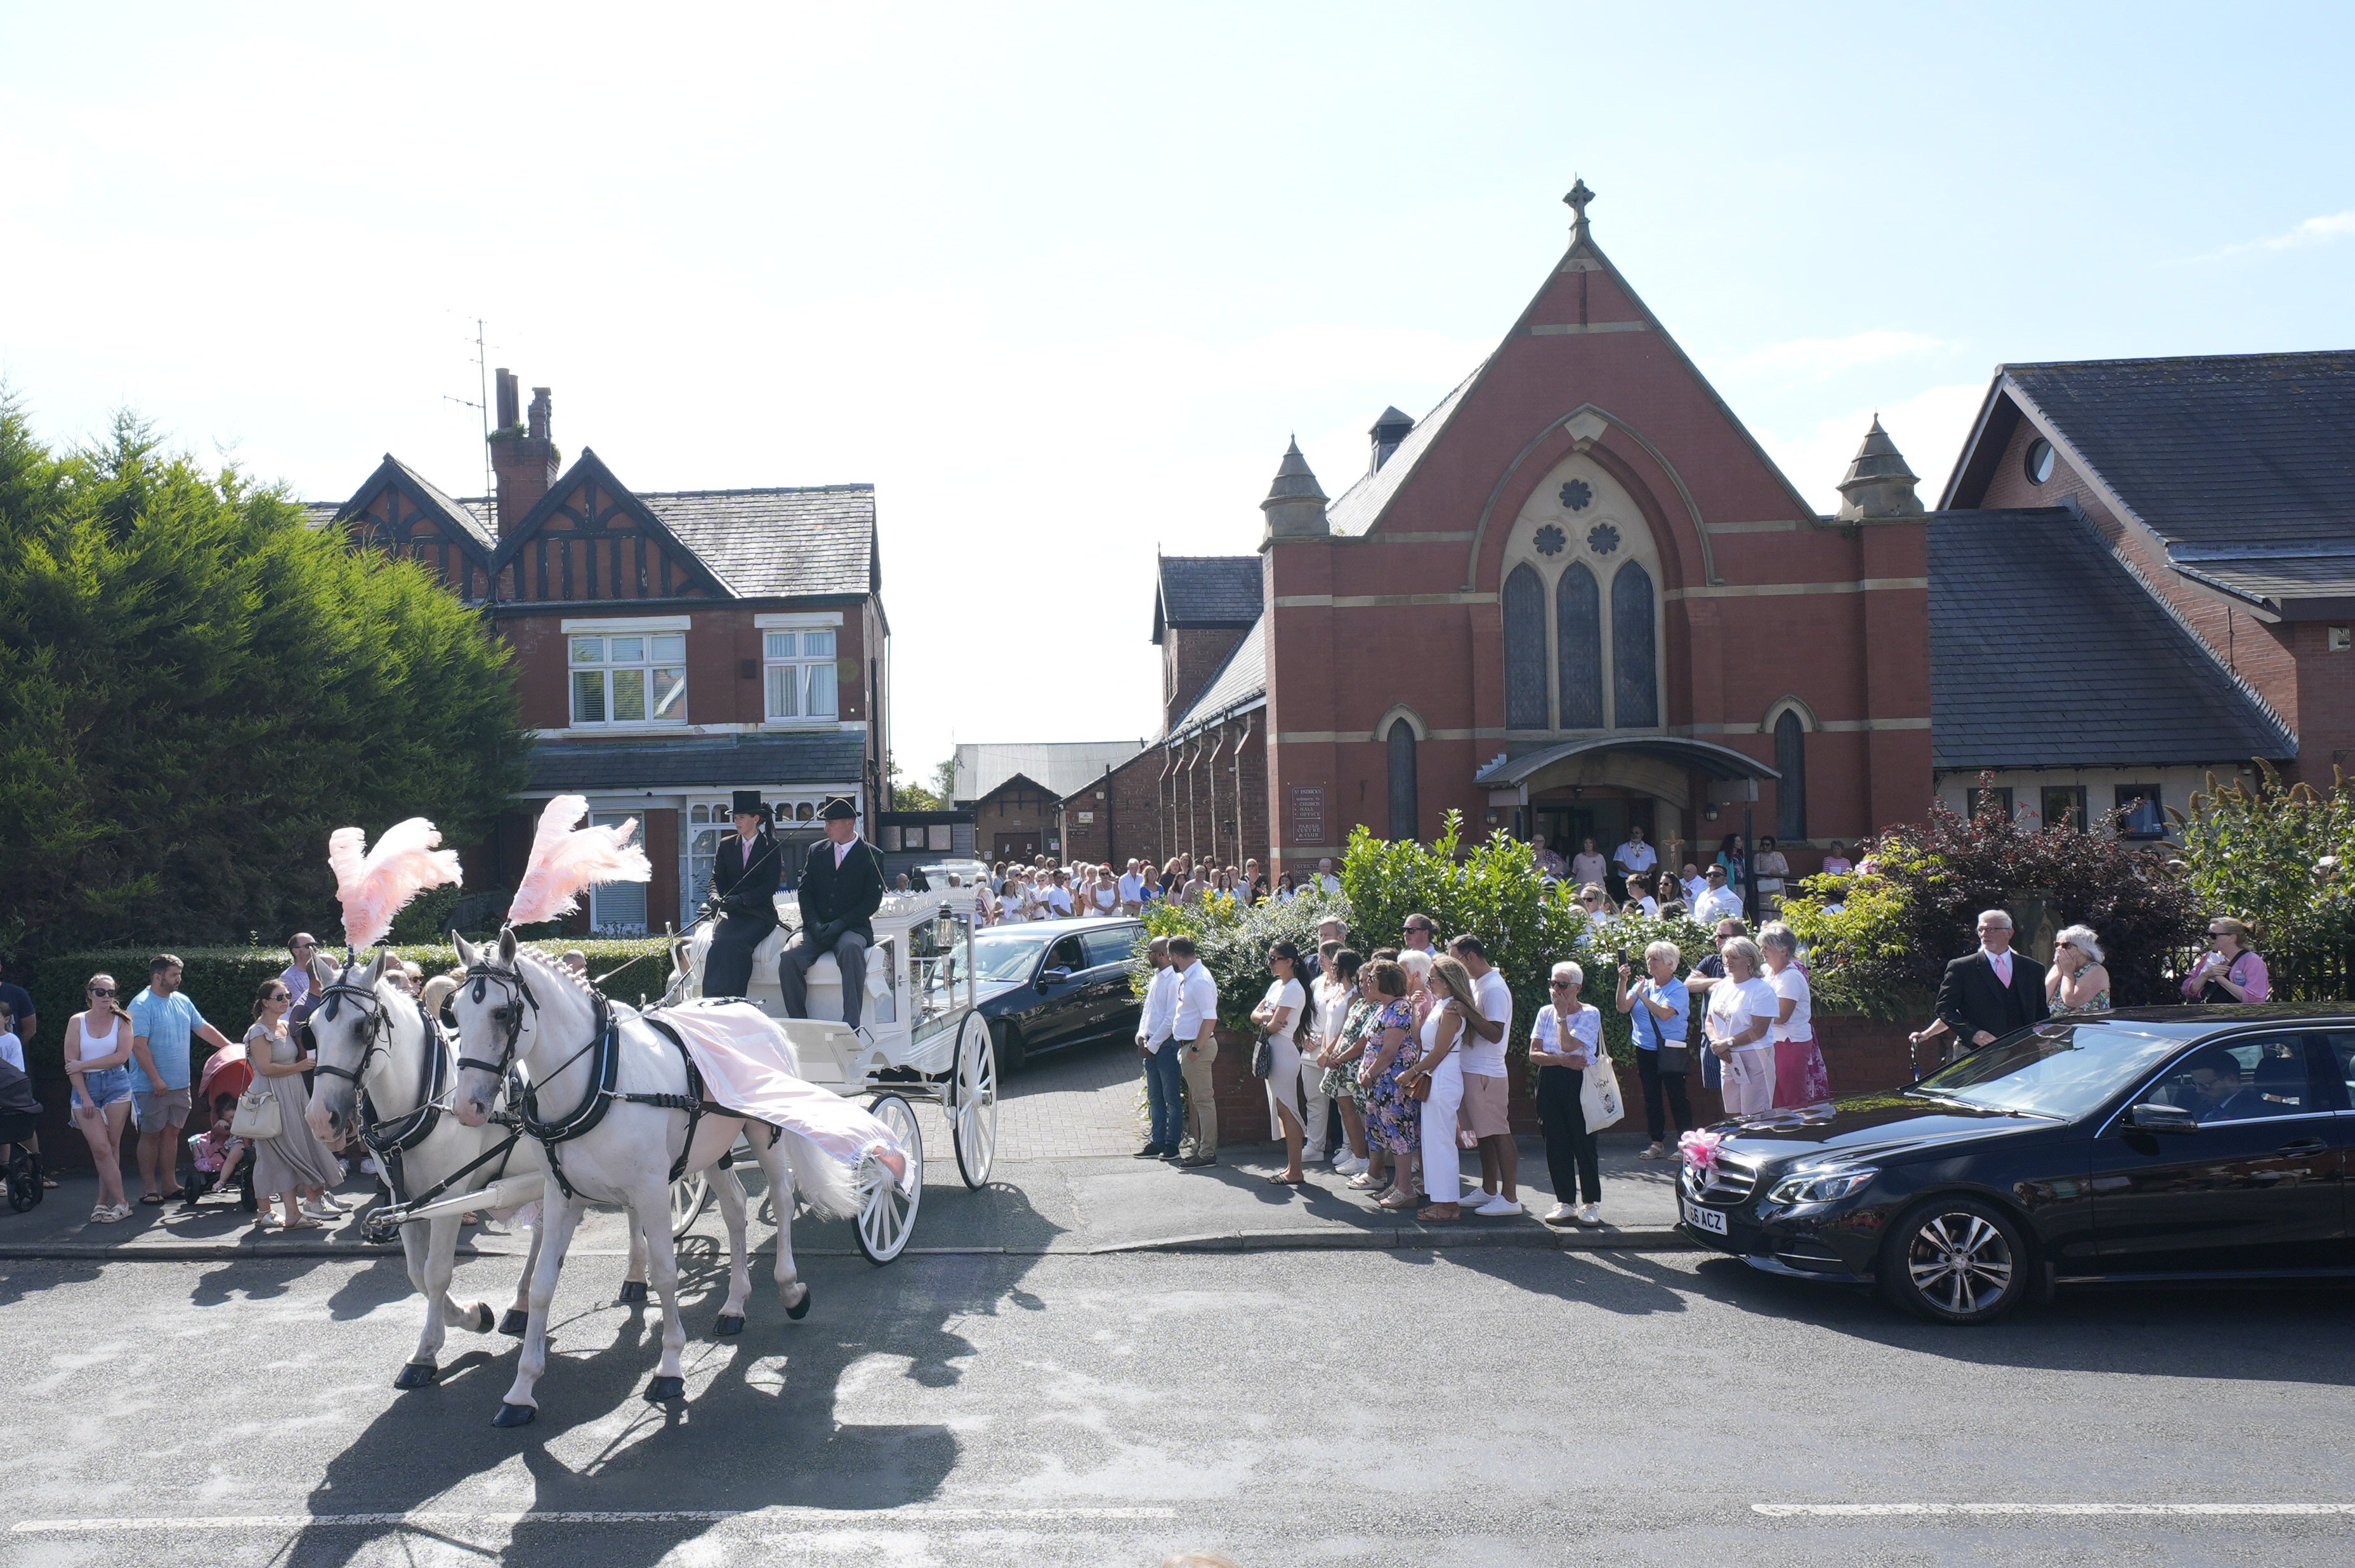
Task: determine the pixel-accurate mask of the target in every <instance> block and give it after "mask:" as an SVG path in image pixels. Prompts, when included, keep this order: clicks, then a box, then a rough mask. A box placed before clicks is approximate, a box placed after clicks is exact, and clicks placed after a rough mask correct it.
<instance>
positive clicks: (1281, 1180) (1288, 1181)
mask: <svg viewBox="0 0 2355 1568" xmlns="http://www.w3.org/2000/svg"><path fill="white" fill-rule="evenodd" d="M1268 1179H1269V1180H1270V1181H1272V1182H1273V1183H1275V1185H1277V1186H1278V1187H1305V1186H1307V1185H1308V1178H1307V1177H1305V1176H1286V1175H1284V1172H1282V1171H1280V1170H1279V1171H1276V1172H1275V1173H1273V1175H1271V1176H1270V1177H1269V1178H1268Z"/></svg>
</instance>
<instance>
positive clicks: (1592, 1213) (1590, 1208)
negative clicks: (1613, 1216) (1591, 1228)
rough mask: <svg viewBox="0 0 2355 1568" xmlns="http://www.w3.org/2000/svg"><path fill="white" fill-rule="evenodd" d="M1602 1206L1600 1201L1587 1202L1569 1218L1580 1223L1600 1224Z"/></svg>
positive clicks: (1601, 1221)
mask: <svg viewBox="0 0 2355 1568" xmlns="http://www.w3.org/2000/svg"><path fill="white" fill-rule="evenodd" d="M1602 1208H1603V1205H1601V1204H1600V1203H1589V1204H1588V1205H1586V1207H1584V1208H1583V1209H1581V1210H1580V1211H1578V1212H1577V1213H1575V1214H1573V1215H1572V1216H1571V1218H1572V1219H1573V1220H1575V1221H1578V1222H1579V1223H1580V1224H1582V1225H1600V1224H1601V1223H1603V1214H1602Z"/></svg>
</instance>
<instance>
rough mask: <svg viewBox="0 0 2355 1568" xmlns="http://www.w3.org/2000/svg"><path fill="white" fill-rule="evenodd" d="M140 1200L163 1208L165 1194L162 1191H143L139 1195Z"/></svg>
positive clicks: (154, 1206) (153, 1206)
mask: <svg viewBox="0 0 2355 1568" xmlns="http://www.w3.org/2000/svg"><path fill="white" fill-rule="evenodd" d="M139 1201H140V1202H142V1203H144V1204H147V1205H149V1206H150V1207H152V1208H161V1207H162V1206H163V1203H164V1195H163V1194H162V1193H160V1192H143V1193H141V1194H140V1195H139Z"/></svg>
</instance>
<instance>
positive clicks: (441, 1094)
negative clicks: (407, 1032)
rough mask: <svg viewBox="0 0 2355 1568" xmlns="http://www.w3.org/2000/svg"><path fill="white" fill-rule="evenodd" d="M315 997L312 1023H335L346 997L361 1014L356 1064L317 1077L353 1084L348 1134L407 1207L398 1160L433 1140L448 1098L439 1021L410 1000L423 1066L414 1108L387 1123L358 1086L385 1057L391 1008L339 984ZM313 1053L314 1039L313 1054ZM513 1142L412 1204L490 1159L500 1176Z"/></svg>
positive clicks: (325, 1068)
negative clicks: (419, 1031) (373, 1159)
mask: <svg viewBox="0 0 2355 1568" xmlns="http://www.w3.org/2000/svg"><path fill="white" fill-rule="evenodd" d="M319 996H320V1003H319V1006H318V1007H316V1008H314V1009H313V1010H312V1014H311V1017H312V1018H315V1019H325V1021H327V1022H329V1023H333V1022H334V1021H335V1020H336V1012H337V1011H338V1009H339V1008H341V1007H342V1005H343V998H345V997H351V998H352V999H353V1005H354V1006H355V1007H356V1008H363V1009H365V1010H364V1011H363V1012H362V1013H361V1015H360V1018H359V1019H358V1021H357V1029H358V1030H359V1032H360V1034H361V1036H362V1037H363V1038H364V1039H365V1040H366V1041H367V1044H365V1045H364V1046H362V1047H361V1049H360V1059H359V1061H357V1062H356V1063H354V1064H353V1065H352V1066H350V1067H337V1066H335V1065H333V1064H332V1063H329V1062H325V1061H323V1062H320V1063H319V1064H318V1067H317V1069H316V1071H318V1072H322V1073H324V1074H325V1075H326V1076H328V1077H330V1078H341V1079H344V1080H345V1081H346V1082H347V1083H350V1084H351V1086H352V1097H353V1101H354V1111H355V1113H356V1114H355V1115H354V1117H353V1121H352V1130H353V1131H354V1132H355V1133H357V1134H358V1135H359V1140H360V1142H361V1144H362V1145H364V1146H365V1147H367V1149H368V1153H369V1154H371V1155H373V1156H375V1157H376V1162H377V1166H378V1168H379V1169H381V1170H382V1171H383V1172H384V1175H385V1180H386V1184H387V1186H389V1188H390V1189H391V1190H392V1200H393V1203H394V1205H395V1206H402V1205H406V1204H409V1203H410V1201H411V1200H410V1198H409V1197H408V1195H407V1192H406V1190H405V1189H406V1188H407V1186H408V1179H407V1175H406V1173H405V1172H404V1170H403V1169H402V1160H401V1156H402V1155H404V1154H406V1153H407V1152H408V1151H409V1150H410V1149H413V1148H415V1147H417V1146H418V1145H420V1144H421V1143H423V1142H424V1141H425V1140H426V1139H427V1138H428V1137H431V1136H432V1134H433V1129H434V1128H435V1127H436V1126H437V1125H440V1123H441V1120H442V1112H443V1111H444V1110H445V1109H446V1108H447V1107H445V1106H444V1105H443V1104H442V1101H443V1100H444V1099H446V1098H447V1097H448V1096H449V1093H450V1068H449V1053H448V1052H447V1051H443V1050H442V1026H441V1023H440V1020H438V1019H435V1018H434V1017H433V1015H432V1013H430V1012H428V1011H427V1010H426V1008H425V1001H424V998H423V997H411V998H410V1000H411V1001H412V1002H413V1003H414V1005H415V1006H416V1008H417V1019H418V1022H419V1023H420V1024H421V1025H422V1026H423V1029H424V1035H425V1061H424V1062H423V1064H422V1066H421V1068H420V1070H419V1082H418V1086H417V1104H416V1107H415V1108H414V1109H412V1110H410V1111H408V1112H406V1113H404V1114H402V1115H400V1116H397V1117H395V1118H393V1119H392V1120H391V1121H389V1122H388V1121H385V1120H382V1119H381V1118H379V1117H378V1115H377V1114H376V1105H375V1103H374V1102H373V1101H371V1100H370V1099H369V1098H368V1089H367V1087H366V1086H365V1085H364V1084H363V1083H361V1082H360V1080H361V1079H363V1078H365V1077H366V1076H367V1075H368V1063H369V1062H370V1061H374V1060H375V1059H376V1057H377V1056H378V1053H380V1052H381V1051H383V1050H384V1049H385V1037H386V1036H387V1035H389V1034H390V1033H391V1032H392V1009H391V1006H390V1004H389V1003H388V1002H387V1001H386V1000H385V999H384V997H382V996H381V995H379V994H378V992H377V990H376V989H375V987H369V986H355V985H352V984H350V983H348V982H346V981H345V980H341V979H338V980H337V981H336V983H335V984H334V985H332V986H329V987H326V988H325V990H323V991H321V992H320V993H319ZM304 1027H305V1028H308V1027H309V1021H308V1020H307V1019H306V1020H305V1021H304ZM315 1047H316V1041H315V1039H314V1049H315ZM515 1142H516V1140H515V1139H514V1138H513V1137H509V1138H508V1139H507V1141H506V1145H505V1146H503V1147H500V1148H497V1149H494V1150H491V1151H490V1152H488V1153H487V1154H485V1156H483V1157H481V1158H478V1159H476V1160H474V1161H472V1162H471V1163H469V1164H468V1165H466V1166H464V1167H463V1168H460V1169H459V1170H457V1171H455V1172H453V1173H452V1174H451V1175H450V1176H449V1177H448V1178H446V1179H443V1180H442V1181H441V1182H440V1183H438V1184H437V1185H436V1186H435V1187H434V1188H433V1189H432V1191H431V1192H428V1193H426V1194H424V1195H423V1196H421V1197H420V1198H418V1199H416V1200H415V1201H416V1202H419V1203H424V1202H430V1201H432V1200H433V1199H434V1198H437V1197H439V1196H440V1195H441V1194H442V1191H443V1190H445V1189H447V1188H449V1187H450V1186H451V1185H452V1184H453V1183H454V1182H456V1181H457V1180H458V1179H459V1178H461V1177H463V1176H465V1175H466V1174H468V1173H469V1172H471V1171H473V1170H474V1169H475V1168H477V1167H479V1166H482V1165H485V1164H487V1163H488V1162H489V1161H490V1160H491V1159H493V1158H500V1169H501V1170H502V1171H504V1170H505V1169H506V1162H505V1160H504V1158H502V1157H503V1156H504V1155H505V1154H506V1151H507V1150H508V1149H510V1148H513V1147H515Z"/></svg>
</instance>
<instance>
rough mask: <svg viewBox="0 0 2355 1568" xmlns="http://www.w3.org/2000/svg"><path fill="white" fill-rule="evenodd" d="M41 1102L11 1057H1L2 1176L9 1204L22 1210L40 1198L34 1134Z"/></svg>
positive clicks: (38, 1164)
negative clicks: (3, 1153) (6, 1058)
mask: <svg viewBox="0 0 2355 1568" xmlns="http://www.w3.org/2000/svg"><path fill="white" fill-rule="evenodd" d="M40 1126H41V1102H40V1100H39V1099H38V1098H37V1096H36V1095H35V1094H34V1093H33V1085H32V1082H31V1080H29V1079H27V1077H26V1076H25V1074H24V1073H23V1072H21V1071H20V1070H19V1069H18V1068H17V1067H16V1063H14V1062H11V1061H0V1150H5V1158H0V1179H5V1183H6V1185H7V1188H8V1207H9V1208H11V1209H13V1210H15V1211H16V1212H17V1213H19V1214H21V1213H23V1212H24V1211H26V1210H27V1209H30V1208H32V1207H33V1206H34V1205H36V1204H37V1203H38V1202H40V1200H41V1157H40V1156H39V1155H38V1154H37V1153H36V1152H35V1151H34V1148H33V1136H34V1135H35V1134H36V1133H37V1132H39V1131H40Z"/></svg>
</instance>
